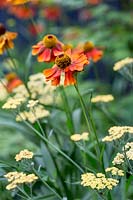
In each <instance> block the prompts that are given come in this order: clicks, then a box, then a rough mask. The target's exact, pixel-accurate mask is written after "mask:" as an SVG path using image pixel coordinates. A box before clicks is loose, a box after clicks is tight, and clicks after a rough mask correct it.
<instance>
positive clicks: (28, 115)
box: [16, 105, 50, 124]
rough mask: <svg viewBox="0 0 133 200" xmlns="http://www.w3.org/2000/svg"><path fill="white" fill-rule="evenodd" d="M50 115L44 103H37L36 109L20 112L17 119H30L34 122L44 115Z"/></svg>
mask: <svg viewBox="0 0 133 200" xmlns="http://www.w3.org/2000/svg"><path fill="white" fill-rule="evenodd" d="M49 115H50V113H49V111H48V110H46V109H45V108H44V107H43V106H42V105H36V106H35V107H34V110H33V109H32V110H29V111H23V112H20V113H19V114H18V115H17V116H16V121H26V120H28V121H29V122H31V123H32V124H33V123H35V122H36V120H38V119H41V118H43V117H48V116H49Z"/></svg>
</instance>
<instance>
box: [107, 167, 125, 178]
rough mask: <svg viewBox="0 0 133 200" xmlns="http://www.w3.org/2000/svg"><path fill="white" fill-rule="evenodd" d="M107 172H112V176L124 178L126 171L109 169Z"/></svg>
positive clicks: (115, 168)
mask: <svg viewBox="0 0 133 200" xmlns="http://www.w3.org/2000/svg"><path fill="white" fill-rule="evenodd" d="M105 171H106V172H111V174H112V175H118V176H124V171H123V170H121V169H118V168H117V167H108V168H106V169H105Z"/></svg>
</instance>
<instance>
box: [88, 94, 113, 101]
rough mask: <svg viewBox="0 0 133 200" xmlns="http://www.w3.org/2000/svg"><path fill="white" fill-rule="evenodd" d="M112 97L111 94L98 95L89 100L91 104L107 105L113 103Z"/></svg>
mask: <svg viewBox="0 0 133 200" xmlns="http://www.w3.org/2000/svg"><path fill="white" fill-rule="evenodd" d="M113 100H114V97H113V96H112V95H111V94H107V95H98V96H95V97H93V98H92V99H91V102H92V103H98V102H104V103H108V102H110V101H113Z"/></svg>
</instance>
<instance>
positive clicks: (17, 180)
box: [4, 171, 38, 190]
mask: <svg viewBox="0 0 133 200" xmlns="http://www.w3.org/2000/svg"><path fill="white" fill-rule="evenodd" d="M4 176H5V177H6V178H7V179H8V182H10V183H9V184H8V185H7V186H6V189H7V190H12V189H14V188H16V187H17V186H18V185H20V184H23V183H32V182H34V181H36V180H37V179H38V177H37V176H36V175H35V174H28V175H26V174H25V173H23V172H17V171H15V172H9V173H7V174H6V175H4Z"/></svg>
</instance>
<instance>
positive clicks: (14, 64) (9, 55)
mask: <svg viewBox="0 0 133 200" xmlns="http://www.w3.org/2000/svg"><path fill="white" fill-rule="evenodd" d="M6 50H7V55H8V57H9V58H10V60H11V62H12V64H13V66H14V69H15V72H17V65H16V63H15V62H14V60H13V58H12V56H11V54H10V51H9V50H8V49H6Z"/></svg>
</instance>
